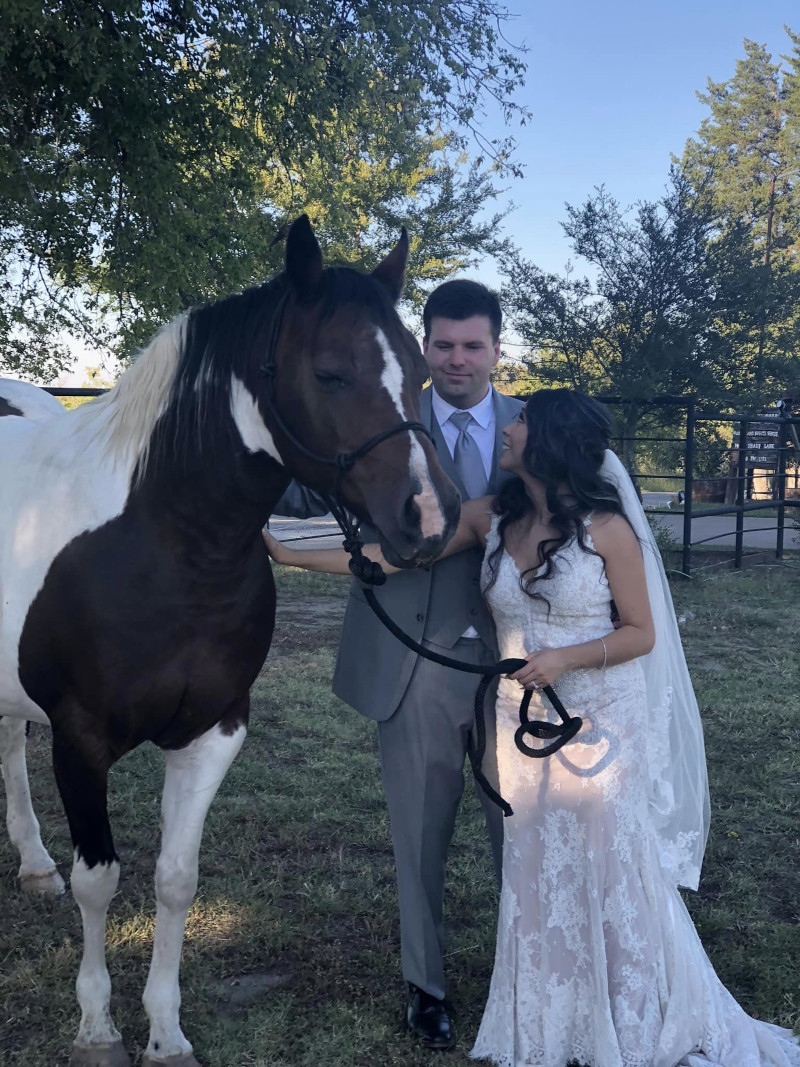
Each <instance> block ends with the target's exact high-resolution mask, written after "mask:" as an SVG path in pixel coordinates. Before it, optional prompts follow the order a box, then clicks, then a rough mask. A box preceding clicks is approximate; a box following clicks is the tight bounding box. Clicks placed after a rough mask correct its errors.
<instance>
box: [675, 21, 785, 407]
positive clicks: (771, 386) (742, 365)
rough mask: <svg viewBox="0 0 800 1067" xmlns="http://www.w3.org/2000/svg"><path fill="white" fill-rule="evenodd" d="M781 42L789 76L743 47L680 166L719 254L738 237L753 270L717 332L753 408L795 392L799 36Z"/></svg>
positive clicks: (712, 91)
mask: <svg viewBox="0 0 800 1067" xmlns="http://www.w3.org/2000/svg"><path fill="white" fill-rule="evenodd" d="M787 33H788V35H789V39H790V41H791V44H792V51H791V54H790V55H789V56H787V57H785V59H786V63H787V67H786V68H785V69H784V68H782V67H781V65H780V64H777V63H773V61H772V57H771V56H770V54H769V53H768V52H767V50H766V49H765V48H764V46H763V45H759V44H756V43H755V42H754V41H749V40H745V42H744V48H745V56H744V58H743V59H740V60H739V61H738V62H737V64H736V71H735V73H734V75H733V77H732V78H730V79H729V80H728V81H725V82H712V81H709V83H708V90H707V92H706V93H699V94H698V97H699V99H700V100H701V102H702V103H703V104H705V105H706V106H707V107H708V109H709V114H708V116H707V117H706V118H705V119H704V120H703V123H702V125H701V127H700V130H699V133H698V136H697V137H696V138H690V139H689V140H688V141H687V143H686V147H685V150H684V153H683V159H682V161H681V166H682V169H683V172H684V174H685V175H686V177H687V179H688V180H689V182H690V183H691V185H692V187H693V188H694V189H695V190H697V191H698V192H702V193H703V194H705V195H708V196H709V197H710V198H711V202H712V205H713V211H714V215H715V219H716V225H717V228H718V231H719V242H720V245H721V246H722V245H723V244H724V240H725V239H726V238H729V237H730V236H732V235H735V234H738V237H739V239H740V240H743V241H744V242H746V243H747V244H748V245H749V247H750V263H749V266H746V267H744V268H741V267H740V268H739V269H738V271H737V272H736V277H735V278H733V282H734V284H735V285H736V287H737V290H738V291H739V292H740V293H743V294H745V300H744V302H743V306H742V308H741V311H742V312H743V313H742V314H739V315H738V316H735V317H733V318H732V319H731V318H728V317H727V316H726V315H724V314H723V315H722V316H721V317H720V320H719V328H720V330H721V332H722V333H723V334H724V335H725V336H727V337H728V339H729V341H730V345H731V351H732V354H733V355H735V361H736V368H737V370H736V373H737V376H738V377H739V393H740V395H741V396H743V397H744V398H745V399H746V400H747V401H748V402H750V403H752V404H756V403H766V402H774V400H775V399H776V398H777V396H780V395H783V393H784V392H785V391H787V390H788V391H789V392H790V393H794V394H795V395H797V391H798V386H800V364H799V361H798V359H797V350H798V343H799V342H800V334H799V333H798V315H797V307H798V302H799V301H800V263H799V262H798V254H800V35H797V34H794V33H792V32H791V30H789V29H788V27H787ZM724 255H725V253H724V249H723V248H722V247H721V248H720V259H721V260H722V259H724ZM729 277H730V275H729Z"/></svg>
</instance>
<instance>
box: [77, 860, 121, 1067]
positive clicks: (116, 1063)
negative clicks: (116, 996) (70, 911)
mask: <svg viewBox="0 0 800 1067" xmlns="http://www.w3.org/2000/svg"><path fill="white" fill-rule="evenodd" d="M118 882H119V863H118V862H117V861H116V860H114V861H112V862H111V863H96V864H95V865H94V866H93V867H88V866H87V865H86V863H85V862H84V861H83V860H82V859H79V858H78V854H77V850H76V854H75V862H74V863H73V866H72V877H71V879H70V886H71V888H72V895H73V896H74V897H75V900H76V901H77V902H78V907H79V908H80V909H81V918H82V919H83V958H82V960H81V966H80V970H79V971H78V982H77V992H78V1003H79V1004H80V1006H81V1024H80V1027H79V1028H78V1036H77V1037H76V1038H75V1045H74V1049H73V1052H72V1057H71V1058H70V1064H71V1065H72V1067H129V1065H130V1062H131V1060H130V1057H129V1056H128V1054H127V1052H126V1051H125V1049H124V1048H123V1045H122V1038H121V1037H120V1035H119V1031H118V1030H117V1028H116V1027H115V1026H114V1023H113V1022H112V1021H111V1008H110V1002H111V979H110V978H109V975H108V969H107V968H106V914H107V912H108V905H109V904H110V903H111V898H112V897H113V896H114V893H115V892H116V890H117V883H118Z"/></svg>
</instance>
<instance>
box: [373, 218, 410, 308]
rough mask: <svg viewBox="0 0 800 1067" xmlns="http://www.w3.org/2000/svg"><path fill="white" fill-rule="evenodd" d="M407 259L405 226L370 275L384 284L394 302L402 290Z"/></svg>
mask: <svg viewBox="0 0 800 1067" xmlns="http://www.w3.org/2000/svg"><path fill="white" fill-rule="evenodd" d="M407 261H408V232H407V230H406V228H405V226H404V227H403V228H402V230H401V231H400V240H399V241H398V242H397V244H396V245H395V246H394V248H393V249H392V250H391V252H390V253H389V255H388V256H386V257H385V258H384V259H382V260H381V262H380V263H379V264H378V266H377V267H376V268H375V270H374V271H373V272H372V277H373V278H374V279H375V280H376V281H378V282H380V283H381V285H385V286H386V288H387V289H388V290H389V295H390V296H391V298H392V300H393V302H394V303H395V304H396V303H397V301H398V300H399V299H400V294H401V293H402V292H403V283H404V281H405V276H406V262H407Z"/></svg>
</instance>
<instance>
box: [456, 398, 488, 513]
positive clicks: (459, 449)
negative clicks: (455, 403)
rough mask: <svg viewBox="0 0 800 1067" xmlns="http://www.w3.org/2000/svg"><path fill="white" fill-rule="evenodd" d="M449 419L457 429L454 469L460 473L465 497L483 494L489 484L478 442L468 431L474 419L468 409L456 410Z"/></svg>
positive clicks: (470, 497)
mask: <svg viewBox="0 0 800 1067" xmlns="http://www.w3.org/2000/svg"><path fill="white" fill-rule="evenodd" d="M450 421H451V422H452V424H453V425H454V426H455V427H456V428H457V430H458V438H457V439H456V447H455V451H454V452H453V460H454V462H455V465H456V470H457V471H458V473H459V474H460V475H461V481H462V482H463V484H464V488H465V489H466V491H467V499H468V500H474V499H475V497H478V496H483V495H484V494H485V493H486V489H487V488H488V485H489V479H488V478H487V477H486V468H485V467H484V465H483V457H482V456H481V450H480V448H479V447H478V442H477V441H476V440H475V438H474V437H473V436H472V434H471V433H470V432H469V426H470V424H471V423H472V422H474V421H475V420H474V419H473V418H472V416H471V415H470V413H469V412H468V411H457V412H455V414H453V415H451V416H450Z"/></svg>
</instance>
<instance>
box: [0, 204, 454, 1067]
mask: <svg viewBox="0 0 800 1067" xmlns="http://www.w3.org/2000/svg"><path fill="white" fill-rule="evenodd" d="M407 255H408V238H407V235H406V233H405V230H403V232H402V234H401V237H400V239H399V241H398V242H397V244H396V245H395V247H394V248H393V249H392V250H391V251H390V252H389V253H388V255H387V256H386V257H385V258H384V259H383V260H382V261H381V263H380V264H379V265H378V266H377V267H376V268H375V270H373V271H372V273H371V274H362V273H360V272H358V271H355V270H351V269H348V268H344V267H338V268H329V267H328V268H326V267H325V266H324V265H323V260H322V255H321V251H320V247H319V244H318V242H317V240H316V237H315V235H314V233H313V230H312V227H311V224H310V222H309V220H308V218H307V217H306V216H301V217H300V218H299V219H297V220H296V221H295V222H294V223H293V224H292V226H291V228H290V230H289V232H288V235H287V240H286V253H285V269H284V270H283V271H282V272H281V273H280V274H278V275H277V276H276V277H274V278H273V279H272V280H270V281H268V282H266V283H265V284H264V285H261V286H259V287H255V288H252V289H250V290H247V291H246V292H243V293H241V294H238V295H234V296H230V297H228V298H226V299H223V300H220V301H219V302H216V303H212V304H209V305H207V306H204V307H199V308H195V309H193V310H191V311H189V312H188V313H185V314H182V315H180V316H178V317H177V318H176V319H175V320H174V321H172V322H171V323H169V324H168V325H167V326H166V327H164V328H163V329H162V330H161V331H160V332H159V333H158V334H157V336H156V337H155V338H154V339H153V341H152V342H151V343H150V344H149V346H148V347H147V348H146V349H145V350H144V351H143V352H142V353H141V354H140V356H139V357H138V358H137V359H136V361H135V362H134V363H133V364H132V365H131V366H130V368H129V369H128V370H127V371H126V372H125V374H124V375H123V376H122V377H121V378H120V380H119V381H118V383H117V384H116V385H115V387H114V388H113V389H112V390H111V391H110V392H108V393H107V394H105V395H104V396H102V397H101V398H99V399H97V400H94V401H93V402H91V403H89V404H86V405H84V406H83V407H81V408H79V409H77V410H75V411H73V412H69V413H67V412H65V411H64V410H63V409H61V411H59V412H56V411H55V409H54V408H53V407H52V406H50V408H49V417H48V414H47V413H46V412H45V406H46V404H49V402H50V401H52V402H53V404H58V402H57V401H54V400H53V398H51V397H48V400H47V402H45V401H44V394H42V393H40V392H38V391H37V390H36V389H35V387H34V386H24V387H23V386H21V385H20V384H19V383H10V384H9V383H5V385H4V386H2V385H0V397H3V398H4V400H3V404H4V407H3V409H2V410H4V411H5V417H3V418H1V419H0V456H2V464H3V471H4V474H3V478H2V482H1V483H0V715H1V716H3V718H2V719H0V757H2V761H3V774H4V779H5V784H6V788H7V793H8V816H7V822H8V828H9V833H10V836H11V839H12V842H13V843H14V845H15V846H16V847H17V849H18V851H19V853H20V861H21V862H20V868H19V877H20V880H21V882H22V885H23V887H27V888H32V889H38V890H40V891H44V892H50V893H57V892H58V891H59V890H60V889H62V888H63V883H62V882H61V879H60V876H59V875H58V872H57V870H56V867H55V864H54V863H53V860H52V859H51V858H50V856H49V855H48V853H47V852H46V850H45V848H44V846H43V844H42V841H41V838H40V835H39V827H38V823H37V821H36V818H35V815H34V814H33V811H32V808H31V801H30V793H29V790H28V784H27V776H26V768H25V753H24V741H25V722H26V720H32V721H36V722H42V723H45V724H49V725H50V727H51V729H52V739H53V745H52V751H53V766H54V770H55V776H56V782H57V786H58V789H59V793H60V795H61V799H62V801H63V804H64V809H65V812H66V816H67V820H68V823H69V829H70V834H71V838H72V842H73V846H74V858H73V865H72V873H71V888H72V893H73V896H74V897H75V900H76V901H77V903H78V906H79V908H80V911H81V917H82V920H83V936H84V947H83V955H82V959H81V964H80V968H79V972H78V978H77V997H78V1002H79V1006H80V1011H81V1019H80V1026H79V1028H78V1032H77V1035H76V1037H75V1040H74V1043H73V1047H72V1053H71V1058H70V1064H71V1065H72V1067H123V1065H128V1064H130V1062H131V1060H130V1057H129V1055H128V1053H127V1052H126V1050H125V1048H124V1045H123V1042H122V1038H121V1037H120V1034H119V1032H118V1031H117V1029H116V1027H115V1026H114V1023H113V1021H112V1018H111V1013H110V1007H109V1005H110V992H111V982H110V978H109V974H108V970H107V967H106V961H105V923H106V913H107V910H108V906H109V903H110V901H111V898H112V896H113V895H114V892H115V891H116V888H117V883H118V880H119V873H120V865H119V859H118V856H117V854H116V852H115V849H114V841H113V838H112V834H111V827H110V825H109V819H108V812H107V776H108V771H109V768H110V767H111V766H112V765H113V764H114V763H115V762H116V761H117V760H119V759H120V758H121V757H122V756H123V755H125V753H127V752H129V751H130V750H131V749H133V748H134V747H135V746H137V745H140V744H142V743H143V742H145V741H151V742H153V743H154V744H156V745H158V746H159V747H160V748H161V749H162V750H163V751H164V752H165V757H166V774H165V781H164V788H163V794H162V803H161V825H162V839H161V848H160V852H159V855H158V859H157V862H156V869H155V891H156V929H155V937H154V943H153V954H152V960H151V965H150V969H149V972H148V977H147V981H146V984H145V988H144V995H143V998H142V999H143V1004H144V1009H145V1012H146V1013H147V1016H148V1019H149V1023H150V1033H149V1041H148V1045H147V1049H146V1052H145V1056H144V1060H143V1063H144V1067H166V1065H169V1067H199V1064H198V1061H197V1059H196V1058H195V1057H194V1054H193V1051H192V1045H191V1043H190V1042H189V1041H188V1040H187V1038H186V1037H185V1036H184V1034H183V1032H182V1030H181V1026H180V1019H179V1007H180V988H179V966H180V954H181V948H182V942H183V936H184V928H185V922H186V915H187V911H188V908H189V905H190V903H191V901H192V899H193V897H194V894H195V891H196V888H197V869H198V863H197V861H198V850H199V845H200V838H201V834H202V830H203V823H204V820H205V816H206V813H207V811H208V808H209V805H210V803H211V801H212V799H213V797H214V794H215V793H216V791H217V788H218V786H219V785H220V782H221V781H222V779H223V777H224V775H225V773H226V771H227V770H228V768H229V766H230V764H231V762H232V760H233V759H234V757H235V756H236V754H237V752H238V751H239V749H240V747H241V745H242V742H243V740H244V737H245V732H246V727H247V720H248V712H249V689H250V686H251V684H252V683H253V681H254V680H255V678H256V676H257V674H258V672H259V670H260V668H261V666H262V665H263V663H264V660H265V658H266V655H267V652H268V649H269V645H270V640H271V637H272V631H273V625H274V617H275V585H274V580H273V577H272V572H271V570H270V565H269V560H268V555H267V551H266V547H265V545H264V543H263V539H262V537H261V530H262V528H263V526H264V524H265V523H266V521H267V519H268V516H269V514H270V512H271V510H272V508H273V507H274V505H275V503H276V502H277V501H278V499H279V498H280V496H281V495H282V493H283V492H284V490H285V488H286V486H287V485H288V484H289V481H290V480H291V479H292V478H298V479H299V480H300V481H302V482H303V483H304V484H306V485H308V486H310V487H312V488H315V489H317V490H319V491H322V492H326V493H333V492H337V493H338V494H339V495H340V498H341V499H342V500H343V502H344V504H345V505H346V507H347V508H348V509H349V510H351V511H352V512H353V513H354V514H355V515H356V516H359V517H361V518H364V519H369V520H370V521H371V522H373V523H374V524H375V525H376V526H377V528H378V529H379V532H380V539H381V544H382V548H383V551H384V553H385V555H386V557H387V558H388V559H389V560H390V561H391V562H392V563H394V564H395V565H397V566H401V567H414V566H427V565H428V564H430V563H431V562H432V561H433V560H434V559H435V558H436V556H437V555H438V554H439V552H441V550H442V548H443V547H444V545H445V544H446V543H447V541H448V540H449V538H450V536H451V535H452V533H453V530H454V529H455V526H456V524H457V522H458V517H459V496H458V491H457V490H456V489H455V487H454V486H453V485H452V483H451V482H450V481H449V480H448V479H447V477H446V475H445V474H444V473H443V471H442V469H441V467H440V466H439V464H438V461H437V459H436V454H435V450H434V448H433V445H432V443H431V442H430V440H429V439H428V438H427V437H426V435H425V433H424V432H423V431H424V428H423V427H421V426H420V425H419V424H417V423H415V422H414V421H413V420H414V419H415V418H417V417H418V396H419V391H420V387H421V385H422V382H423V381H424V377H425V375H426V369H425V363H424V360H423V359H422V355H421V353H420V350H419V346H418V344H417V342H416V340H415V339H414V338H413V336H412V335H411V334H410V333H409V331H408V330H407V329H406V328H405V326H404V325H403V323H402V321H401V320H400V318H399V316H398V314H397V311H396V307H395V305H396V303H397V301H398V299H399V296H400V293H401V290H402V285H403V278H404V273H405V266H406V259H407ZM34 394H36V396H34ZM58 406H59V407H60V405H58ZM31 413H35V418H31V417H30V416H31ZM26 415H27V417H26ZM347 454H349V455H350V460H349V462H347V463H344V462H341V457H342V456H345V455H347ZM337 457H339V462H337ZM354 457H355V462H353V459H354Z"/></svg>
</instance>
